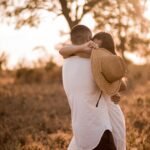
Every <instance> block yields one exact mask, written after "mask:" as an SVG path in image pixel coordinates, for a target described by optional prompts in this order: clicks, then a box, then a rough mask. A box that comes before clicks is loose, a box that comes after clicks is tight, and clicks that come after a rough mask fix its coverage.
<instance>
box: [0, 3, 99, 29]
mask: <svg viewBox="0 0 150 150" xmlns="http://www.w3.org/2000/svg"><path fill="white" fill-rule="evenodd" d="M101 1H102V0H85V2H82V3H81V2H80V1H79V0H24V1H23V0H22V1H20V2H19V1H18V2H17V1H16V0H1V2H0V6H1V7H0V9H1V13H2V15H3V16H4V17H5V18H11V19H12V18H13V19H12V20H13V21H14V20H15V21H16V28H20V27H21V26H23V25H30V26H37V25H38V24H39V23H40V20H41V18H40V17H41V14H42V12H43V11H46V12H48V13H55V14H56V15H57V16H60V15H63V16H64V17H65V19H66V21H67V23H68V25H69V28H70V29H71V28H72V27H73V26H74V25H76V24H78V23H79V22H80V21H81V20H82V18H83V17H84V15H86V14H87V13H88V12H90V11H91V10H92V9H93V8H94V6H95V5H96V4H98V3H100V2H101Z"/></svg>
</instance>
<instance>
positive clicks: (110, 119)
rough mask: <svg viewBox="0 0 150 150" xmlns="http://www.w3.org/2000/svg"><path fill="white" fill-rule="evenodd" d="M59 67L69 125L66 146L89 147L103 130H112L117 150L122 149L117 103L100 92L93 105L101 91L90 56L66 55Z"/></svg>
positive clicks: (76, 149)
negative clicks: (71, 132) (92, 68)
mask: <svg viewBox="0 0 150 150" xmlns="http://www.w3.org/2000/svg"><path fill="white" fill-rule="evenodd" d="M62 70H63V71H62V75H63V86H64V90H65V92H66V95H67V98H68V103H69V106H70V109H71V118H72V129H73V137H72V140H71V142H70V144H69V146H68V150H92V149H93V148H95V147H96V146H97V145H98V143H99V142H100V139H101V137H102V135H103V133H104V131H105V130H110V131H111V132H112V134H113V137H114V140H115V144H116V147H117V148H118V149H117V150H125V149H126V148H125V122H124V116H123V114H122V111H121V109H120V107H119V105H116V104H114V103H113V102H111V100H110V97H109V96H107V95H104V94H102V96H101V99H100V101H99V105H98V107H96V103H97V101H98V98H99V95H100V93H101V91H100V90H99V89H98V87H97V86H96V84H95V81H94V80H93V75H92V71H91V61H90V59H87V58H81V57H78V56H73V57H69V58H66V59H65V60H64V64H63V68H62Z"/></svg>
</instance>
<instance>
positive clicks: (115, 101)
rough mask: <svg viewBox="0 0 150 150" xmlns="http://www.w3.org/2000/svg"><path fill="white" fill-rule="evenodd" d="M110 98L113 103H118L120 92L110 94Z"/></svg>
mask: <svg viewBox="0 0 150 150" xmlns="http://www.w3.org/2000/svg"><path fill="white" fill-rule="evenodd" d="M111 100H112V101H113V102H114V103H115V104H118V103H119V101H120V94H119V93H117V94H115V95H113V96H111Z"/></svg>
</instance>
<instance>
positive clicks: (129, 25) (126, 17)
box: [94, 0, 150, 58]
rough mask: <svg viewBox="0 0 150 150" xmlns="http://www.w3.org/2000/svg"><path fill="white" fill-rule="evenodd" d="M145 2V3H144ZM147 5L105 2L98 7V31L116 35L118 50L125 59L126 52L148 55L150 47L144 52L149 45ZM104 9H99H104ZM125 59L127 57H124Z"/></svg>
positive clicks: (135, 0)
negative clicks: (145, 15) (145, 14)
mask: <svg viewBox="0 0 150 150" xmlns="http://www.w3.org/2000/svg"><path fill="white" fill-rule="evenodd" d="M143 2H144V1H143ZM145 4H146V1H145V3H141V1H140V0H128V1H126V2H125V1H122V0H115V1H111V0H105V1H103V3H99V4H98V5H96V8H95V9H94V18H95V20H96V22H97V26H96V28H97V29H98V30H108V31H110V32H111V33H112V35H114V37H115V41H116V45H117V50H118V51H120V52H121V54H122V56H123V57H124V52H125V51H127V50H128V51H137V50H138V51H139V52H141V53H143V54H144V53H145V52H146V53H147V51H149V50H150V47H148V46H147V48H145V49H144V51H140V50H143V48H141V47H144V46H145V45H146V43H149V42H150V40H149V37H148V33H150V29H149V25H150V22H149V21H148V20H147V19H146V18H145V17H144V15H143V14H144V10H145ZM102 7H103V9H98V8H102ZM124 58H125V57H124Z"/></svg>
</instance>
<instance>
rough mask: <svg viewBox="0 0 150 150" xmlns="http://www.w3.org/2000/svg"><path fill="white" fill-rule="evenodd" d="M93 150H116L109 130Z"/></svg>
mask: <svg viewBox="0 0 150 150" xmlns="http://www.w3.org/2000/svg"><path fill="white" fill-rule="evenodd" d="M93 150H117V149H116V146H115V142H114V139H113V135H112V133H111V132H110V131H109V130H106V131H105V132H104V134H103V136H102V138H101V140H100V143H99V144H98V145H97V147H96V148H94V149H93Z"/></svg>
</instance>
